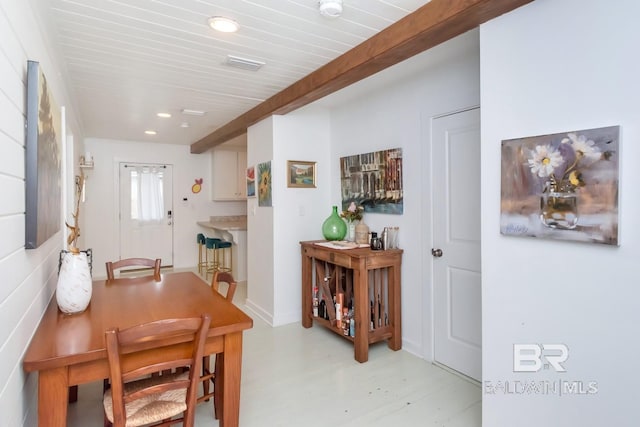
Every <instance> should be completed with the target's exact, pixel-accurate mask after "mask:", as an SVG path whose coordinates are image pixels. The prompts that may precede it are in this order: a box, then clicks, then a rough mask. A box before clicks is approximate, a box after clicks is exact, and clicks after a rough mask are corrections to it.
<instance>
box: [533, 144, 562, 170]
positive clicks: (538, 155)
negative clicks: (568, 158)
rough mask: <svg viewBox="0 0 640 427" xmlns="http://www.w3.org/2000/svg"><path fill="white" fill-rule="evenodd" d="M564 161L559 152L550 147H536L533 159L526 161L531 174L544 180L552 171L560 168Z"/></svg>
mask: <svg viewBox="0 0 640 427" xmlns="http://www.w3.org/2000/svg"><path fill="white" fill-rule="evenodd" d="M563 161H564V159H563V158H562V155H560V152H559V151H558V150H556V149H555V148H553V147H551V146H550V145H538V146H537V147H536V151H535V153H533V158H531V159H528V162H529V167H530V168H531V173H532V174H534V175H538V176H539V177H541V178H546V177H548V176H549V175H551V174H552V173H553V170H554V169H555V168H557V167H558V166H560V165H561V164H562V162H563Z"/></svg>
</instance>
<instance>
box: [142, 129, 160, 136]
mask: <svg viewBox="0 0 640 427" xmlns="http://www.w3.org/2000/svg"><path fill="white" fill-rule="evenodd" d="M144 133H146V134H147V135H156V134H157V133H158V132H156V131H155V130H151V129H149V130H145V131H144Z"/></svg>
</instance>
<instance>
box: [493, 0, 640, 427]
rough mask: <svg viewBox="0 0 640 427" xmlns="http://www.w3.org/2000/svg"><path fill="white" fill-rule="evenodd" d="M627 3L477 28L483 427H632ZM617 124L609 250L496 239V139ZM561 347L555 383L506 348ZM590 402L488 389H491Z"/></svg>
mask: <svg viewBox="0 0 640 427" xmlns="http://www.w3.org/2000/svg"><path fill="white" fill-rule="evenodd" d="M639 14H640V5H638V3H637V2H636V1H633V0H617V1H614V2H611V1H605V0H589V1H584V0H554V1H552V0H538V1H535V2H533V3H531V4H529V5H527V6H524V7H522V8H520V9H518V10H516V11H514V12H512V13H510V14H508V15H505V16H503V17H500V18H497V19H494V20H493V21H491V22H489V23H487V24H485V25H483V26H482V27H481V52H482V55H481V88H482V140H483V148H482V218H483V223H482V253H483V257H482V260H483V262H482V269H483V295H482V298H483V381H484V385H485V392H484V395H483V410H482V414H483V425H486V426H492V427H495V426H514V425H518V426H524V427H526V426H539V425H554V426H559V425H572V426H578V425H580V426H637V425H638V423H639V421H638V419H639V417H638V415H637V410H635V409H634V408H636V405H637V400H638V399H637V397H638V381H637V380H638V379H639V378H640V375H638V373H637V370H636V369H635V360H636V359H637V357H636V356H637V354H638V353H639V352H640V339H638V324H640V310H638V306H639V305H638V301H639V300H640V288H639V287H638V278H637V276H638V273H639V272H640V269H639V268H638V254H639V253H640V223H639V222H638V220H637V218H639V217H640V201H639V199H638V196H637V195H638V190H637V188H636V187H635V186H636V185H637V184H638V183H639V182H640V168H638V167H637V165H636V164H635V162H636V161H637V159H639V158H640V145H639V144H638V140H640V128H639V121H638V117H640V104H638V99H639V98H640V84H639V83H638V76H640V61H639V60H638V55H637V51H638V40H640V27H638V24H637V17H638V15H639ZM609 125H620V126H621V135H620V140H621V141H620V143H621V149H620V152H619V153H616V155H619V156H620V164H621V166H620V193H619V195H620V199H619V206H620V246H619V247H611V246H604V245H597V244H584V243H572V242H561V241H549V240H542V239H535V238H525V237H522V238H520V237H509V236H501V235H500V232H499V216H500V144H501V141H502V140H503V139H508V138H517V137H524V136H532V135H543V134H550V133H557V132H564V131H569V130H580V129H590V128H596V127H601V126H609ZM522 343H563V344H566V345H567V346H568V348H569V359H568V360H567V362H566V363H565V367H566V369H567V372H566V373H562V374H561V373H556V372H554V370H553V369H543V370H542V371H540V372H537V373H531V374H523V373H514V372H513V344H522ZM559 380H564V381H583V382H584V383H585V384H588V383H589V382H591V381H595V382H597V394H593V395H563V396H561V397H559V396H557V395H553V394H544V393H532V394H530V393H508V392H507V393H505V392H497V393H494V394H491V393H487V391H486V389H487V387H486V386H487V384H488V382H491V383H492V384H494V385H495V384H496V383H497V382H498V381H501V382H503V383H504V382H505V381H511V382H512V383H513V382H514V381H525V382H526V381H559Z"/></svg>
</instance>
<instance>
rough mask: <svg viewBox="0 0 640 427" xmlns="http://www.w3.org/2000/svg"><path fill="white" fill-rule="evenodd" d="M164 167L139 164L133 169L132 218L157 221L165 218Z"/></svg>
mask: <svg viewBox="0 0 640 427" xmlns="http://www.w3.org/2000/svg"><path fill="white" fill-rule="evenodd" d="M162 178H163V168H157V167H149V166H137V167H135V168H134V169H133V170H132V171H131V218H132V219H135V220H138V221H142V222H157V221H160V220H162V219H163V218H164V197H163V194H162Z"/></svg>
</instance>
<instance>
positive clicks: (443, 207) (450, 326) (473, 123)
mask: <svg viewBox="0 0 640 427" xmlns="http://www.w3.org/2000/svg"><path fill="white" fill-rule="evenodd" d="M432 132H433V133H432V138H433V140H432V148H431V150H432V171H433V176H432V186H433V188H432V194H433V205H432V218H433V228H432V230H433V248H432V260H433V296H434V297H433V304H434V358H435V360H436V362H438V363H441V364H443V365H446V366H448V367H450V368H452V369H455V370H456V371H458V372H461V373H463V374H465V375H467V376H469V377H471V378H474V379H476V380H480V378H481V374H482V372H481V366H482V355H481V344H482V336H481V294H480V290H481V274H480V110H479V109H478V108H476V109H473V110H468V111H463V112H460V113H456V114H452V115H448V116H444V117H439V118H436V119H434V120H433V127H432Z"/></svg>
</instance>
